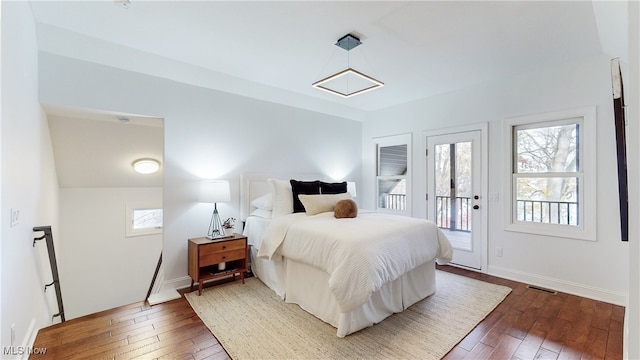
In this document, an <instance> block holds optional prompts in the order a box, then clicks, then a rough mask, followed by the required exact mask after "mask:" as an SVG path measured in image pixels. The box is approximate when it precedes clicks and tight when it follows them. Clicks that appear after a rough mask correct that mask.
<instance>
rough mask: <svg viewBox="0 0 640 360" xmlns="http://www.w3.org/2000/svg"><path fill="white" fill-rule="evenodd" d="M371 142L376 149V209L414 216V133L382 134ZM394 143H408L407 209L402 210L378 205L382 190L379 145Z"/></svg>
mask: <svg viewBox="0 0 640 360" xmlns="http://www.w3.org/2000/svg"><path fill="white" fill-rule="evenodd" d="M371 143H372V144H373V148H374V151H375V154H376V156H375V159H376V160H375V167H374V174H373V178H374V181H375V209H376V211H377V212H380V213H385V214H396V215H405V216H412V214H413V201H412V198H413V181H412V176H413V166H414V164H413V133H406V134H398V135H389V136H381V137H375V138H372V139H371ZM394 145H407V173H406V174H405V175H404V176H403V178H404V179H405V180H406V182H407V183H406V189H407V194H406V198H405V201H406V204H405V205H406V209H405V210H404V211H402V210H388V209H384V208H380V207H378V204H379V203H380V201H379V200H378V195H380V192H379V191H378V178H379V176H378V165H379V164H378V160H379V154H378V147H379V146H394Z"/></svg>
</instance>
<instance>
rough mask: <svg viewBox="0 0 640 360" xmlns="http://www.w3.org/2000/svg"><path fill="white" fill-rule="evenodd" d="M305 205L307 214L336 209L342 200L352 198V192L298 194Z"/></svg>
mask: <svg viewBox="0 0 640 360" xmlns="http://www.w3.org/2000/svg"><path fill="white" fill-rule="evenodd" d="M298 198H299V199H300V202H302V205H304V210H305V211H306V213H307V215H316V214H320V213H323V212H329V211H334V210H335V208H336V204H337V203H338V201H340V200H346V199H351V194H349V193H342V194H326V195H304V194H300V195H298Z"/></svg>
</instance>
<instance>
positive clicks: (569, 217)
mask: <svg viewBox="0 0 640 360" xmlns="http://www.w3.org/2000/svg"><path fill="white" fill-rule="evenodd" d="M516 214H517V220H518V221H528V222H539V223H547V224H561V225H578V203H577V202H573V201H541V200H516Z"/></svg>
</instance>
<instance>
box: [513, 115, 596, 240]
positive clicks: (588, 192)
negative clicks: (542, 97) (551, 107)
mask: <svg viewBox="0 0 640 360" xmlns="http://www.w3.org/2000/svg"><path fill="white" fill-rule="evenodd" d="M575 118H581V119H582V128H583V129H582V131H581V133H582V137H581V139H580V168H581V172H582V178H583V179H586V180H588V181H583V184H581V192H582V194H583V196H582V198H581V199H580V204H579V205H578V206H579V208H580V214H581V217H582V218H581V220H582V221H581V225H580V226H579V227H569V226H566V225H554V224H540V223H522V222H518V223H515V222H514V221H513V196H514V191H515V189H514V186H513V182H514V180H513V169H512V166H513V154H514V152H513V127H515V126H518V125H525V124H533V123H544V122H549V121H558V120H560V121H561V120H563V119H575ZM503 131H504V144H505V146H506V149H505V151H504V160H503V161H504V163H503V165H504V166H503V168H504V181H503V184H504V185H503V186H504V190H503V194H504V196H503V198H502V204H503V207H504V209H505V210H506V211H504V229H505V230H506V231H514V232H523V233H529V234H537V235H546V236H554V237H563V238H569V239H580V240H590V241H596V240H597V232H596V231H597V228H596V225H597V219H596V215H597V193H596V189H597V172H596V161H597V160H596V156H597V152H596V146H597V130H596V107H595V106H589V107H582V108H576V109H569V110H562V111H555V112H548V113H541V114H533V115H524V116H516V117H509V118H506V119H505V120H504V125H503ZM575 175H576V177H577V176H578V174H575Z"/></svg>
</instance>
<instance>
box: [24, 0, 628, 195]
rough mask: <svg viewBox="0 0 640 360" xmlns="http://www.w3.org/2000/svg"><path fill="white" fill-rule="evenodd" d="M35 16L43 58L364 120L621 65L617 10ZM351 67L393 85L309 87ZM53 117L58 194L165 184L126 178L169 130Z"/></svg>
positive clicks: (240, 7)
mask: <svg viewBox="0 0 640 360" xmlns="http://www.w3.org/2000/svg"><path fill="white" fill-rule="evenodd" d="M30 4H31V9H32V12H33V15H34V19H35V21H36V28H37V35H38V46H39V48H40V51H43V52H49V53H53V54H58V55H63V56H67V57H72V58H77V59H81V60H86V61H91V62H96V63H100V64H105V65H108V66H114V67H120V68H123V69H126V70H130V71H136V72H140V73H145V74H149V75H153V76H158V77H162V78H167V79H172V80H175V81H180V82H184V83H189V84H194V85H197V86H203V87H208V88H212V89H216V90H222V91H228V92H232V93H237V94H240V95H243V96H249V97H254V98H258V99H262V100H266V101H271V102H277V103H282V104H286V105H290V106H295V107H299V108H303V109H308V110H312V111H317V112H323V113H326V114H330V115H334V116H340V117H344V118H345V119H348V120H359V121H361V120H364V119H365V118H366V115H367V113H368V112H371V111H375V110H378V109H382V108H385V107H389V106H394V105H398V104H402V103H406V102H409V101H413V100H416V99H420V98H424V97H428V96H432V95H435V94H439V93H443V92H448V91H453V90H456V89H461V88H465V87H469V86H473V85H475V84H478V83H481V82H484V81H489V80H494V79H499V78H502V77H506V76H510V75H513V74H518V73H523V72H528V71H532V70H535V69H537V68H540V67H545V66H551V65H554V64H558V63H563V62H567V61H572V60H576V59H581V58H584V57H588V56H593V55H597V54H602V53H606V54H608V55H609V56H611V57H621V58H622V59H623V61H624V60H625V59H626V56H627V54H626V44H627V42H628V40H627V35H626V34H627V25H626V21H627V14H626V11H627V10H626V3H625V2H620V1H598V2H590V1H566V2H565V1H548V2H545V1H496V2H490V1H141V0H131V5H130V6H129V7H128V8H126V9H125V8H123V7H122V6H120V5H119V2H118V1H110V0H102V1H31V2H30ZM347 33H351V34H354V35H356V36H358V37H359V38H360V39H361V40H362V42H363V45H361V46H359V47H357V48H355V49H353V50H351V51H349V52H348V53H347V52H346V51H345V50H343V49H341V48H339V47H337V46H334V44H335V42H336V40H337V39H338V38H340V37H342V36H343V35H345V34H347ZM347 65H349V66H351V67H353V68H355V69H357V70H360V71H363V72H365V73H367V74H369V75H372V76H374V77H375V78H377V79H380V80H382V81H383V82H385V87H384V88H382V89H380V90H376V91H373V92H369V93H366V94H363V95H359V96H356V97H353V98H349V99H343V98H339V97H337V96H334V95H331V94H327V93H325V92H322V91H320V90H317V89H314V88H312V87H311V84H312V83H313V82H314V81H316V80H319V79H321V78H323V77H325V76H328V75H330V74H332V73H334V72H336V71H338V70H342V69H344V68H345V67H346V66H347ZM47 112H48V114H49V117H50V126H51V131H52V139H53V143H54V150H55V156H56V166H57V168H58V175H59V180H60V184H61V186H63V187H71V186H157V184H160V183H161V173H159V174H156V175H153V176H147V177H146V178H141V177H140V176H139V175H137V174H134V173H133V172H132V171H131V168H130V164H131V161H133V160H134V159H135V158H137V157H154V156H158V157H160V158H161V156H162V150H161V149H162V145H161V144H158V143H157V142H155V140H154V141H151V140H150V139H149V141H148V142H147V136H148V135H150V134H152V133H156V132H158V133H159V134H160V135H159V138H160V139H162V127H161V126H160V127H154V126H147V125H148V124H147V125H140V124H137V123H136V122H135V121H132V122H131V123H129V124H120V123H117V117H116V116H114V114H109V116H107V117H104V116H102V117H101V115H105V114H92V113H91V112H89V113H82V112H77V111H75V112H74V111H71V112H65V111H63V110H62V109H47ZM82 120H87V121H86V122H83V121H82ZM155 120H156V121H157V123H160V124H161V122H162V120H160V119H155ZM106 134H108V135H109V136H108V137H106V136H105V135H106ZM109 138H110V139H111V140H112V142H111V143H109V142H108V140H109ZM122 139H127V140H132V142H131V143H126V145H123V144H124V143H123V142H122ZM81 146H84V148H82V147H81ZM147 146H148V147H147ZM107 157H110V158H107ZM77 164H83V165H82V166H81V167H79V166H78V165H77ZM123 164H124V165H123ZM79 169H81V171H79Z"/></svg>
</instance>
